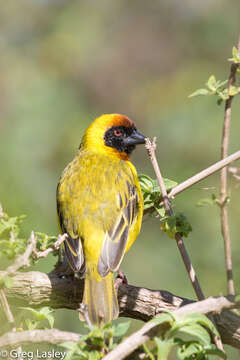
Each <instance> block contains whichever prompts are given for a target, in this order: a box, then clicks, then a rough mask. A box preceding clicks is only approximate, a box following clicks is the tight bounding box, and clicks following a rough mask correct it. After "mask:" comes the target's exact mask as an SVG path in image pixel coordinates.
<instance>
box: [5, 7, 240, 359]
mask: <svg viewBox="0 0 240 360" xmlns="http://www.w3.org/2000/svg"><path fill="white" fill-rule="evenodd" d="M239 11H240V3H239V1H238V0H232V1H231V6H230V5H229V2H228V1H227V0H204V1H201V2H200V1H191V0H182V1H177V0H172V1H167V0H163V1H157V0H154V1H151V2H146V1H144V0H133V1H131V2H129V1H127V0H121V1H110V0H103V1H101V2H99V1H97V0H91V1H84V0H83V1H79V0H74V1H67V0H58V1H57V0H52V1H48V0H19V1H17V2H6V1H5V2H2V3H1V11H0V50H1V58H0V72H1V82H0V136H1V138H0V139H1V151H0V163H1V168H0V169H1V170H0V201H1V203H2V204H3V207H4V210H5V211H6V212H7V213H8V214H10V216H18V215H20V214H26V216H27V217H26V220H25V221H24V223H23V234H22V235H21V237H23V238H27V236H28V235H29V233H30V231H31V230H35V231H39V232H42V233H47V234H50V235H53V236H56V235H57V232H58V229H57V221H56V208H55V191H56V184H57V182H58V179H59V176H60V174H61V171H62V170H63V168H64V167H65V166H66V164H67V163H68V162H69V161H70V160H71V159H72V157H73V155H74V152H75V151H76V149H77V147H78V145H79V143H80V140H81V137H82V135H83V133H84V129H85V128H86V127H87V126H88V125H89V123H90V122H91V121H92V120H93V119H94V118H95V117H96V116H98V115H99V114H101V113H106V112H108V113H110V112H120V113H124V114H126V115H128V116H130V117H131V118H132V119H133V120H135V121H136V123H137V126H138V128H139V130H141V132H143V133H144V134H145V135H147V136H151V137H153V136H157V137H158V148H157V153H158V158H159V162H160V165H161V170H162V173H163V175H164V176H165V177H167V178H170V179H174V180H176V181H177V182H178V183H180V182H181V181H183V180H185V179H187V178H188V177H190V176H192V175H193V174H194V173H196V172H198V171H200V170H202V169H203V168H205V167H207V166H208V165H210V164H212V163H213V162H215V161H217V160H218V159H219V157H220V141H221V132H222V122H223V110H224V109H223V104H222V105H221V106H216V101H215V99H214V97H210V96H207V97H204V98H193V99H189V98H188V96H189V95H190V94H191V93H193V91H194V90H195V89H197V88H199V87H201V86H202V84H204V83H205V81H206V79H207V78H209V76H210V75H211V74H213V73H214V74H215V79H227V77H228V74H229V67H230V63H229V62H228V61H227V59H229V58H231V57H233V58H234V53H232V48H233V46H234V45H236V42H237V37H238V31H239ZM236 86H237V87H238V84H236ZM239 110H240V106H239V99H238V97H236V99H235V100H234V102H233V109H232V131H231V136H230V146H229V152H230V153H231V152H233V151H236V150H237V149H239V132H240V123H239V121H238V120H237V119H238V112H239ZM133 161H134V163H135V164H136V167H137V169H138V170H139V172H144V173H149V174H152V169H151V164H150V162H149V160H148V157H147V156H146V152H145V149H144V147H142V149H141V148H138V149H137V150H136V151H135V154H134V155H133ZM238 164H239V163H236V166H239V165H238ZM229 180H230V186H229V198H230V203H229V219H230V226H231V235H232V247H233V264H234V278H235V281H236V288H237V289H236V290H237V292H239V287H238V284H239V283H240V268H239V267H238V263H239V259H238V254H239V249H238V247H239V244H238V239H239V225H238V218H239V182H237V180H236V179H234V178H233V177H229ZM213 188H214V191H213ZM212 192H214V193H216V194H218V193H219V174H215V175H214V176H211V177H210V178H208V179H206V180H204V181H203V182H201V183H200V184H198V185H195V186H194V187H193V188H191V189H189V190H187V191H185V192H184V193H182V194H180V195H178V196H177V197H176V199H175V204H174V212H183V213H184V214H185V215H186V216H187V217H188V218H189V221H190V223H191V225H192V227H193V232H192V235H191V236H190V238H189V240H188V242H187V248H188V251H189V253H190V256H191V258H192V260H193V263H194V265H195V267H196V270H197V274H198V277H199V280H200V282H201V284H202V286H203V289H204V292H205V294H206V295H217V294H219V293H220V292H223V293H225V292H226V281H225V271H224V255H223V254H224V253H223V243H222V239H221V233H220V223H219V209H218V207H216V206H211V207H197V206H195V205H196V204H197V202H198V201H199V200H201V199H202V198H209V197H211V194H212ZM54 261H55V260H54V259H53V257H52V256H49V259H47V260H41V261H39V262H38V264H37V268H38V269H39V270H42V271H50V270H51V268H52V266H53V264H54ZM139 264H148V265H146V266H144V267H143V266H139ZM122 268H123V270H124V272H125V273H126V275H127V277H128V279H129V282H130V283H133V284H136V285H140V286H146V287H149V288H151V287H152V288H158V289H159V288H162V289H167V290H169V291H172V292H173V293H177V294H179V295H183V296H189V297H194V294H193V291H192V288H191V285H190V284H189V280H188V279H187V276H186V273H185V269H184V266H183V264H182V262H181V259H180V256H179V254H178V251H177V248H176V245H175V243H174V242H173V241H169V240H168V237H167V236H166V235H165V234H164V233H159V222H157V221H155V219H154V218H148V219H146V220H144V222H143V227H142V232H141V235H140V236H139V238H138V240H137V241H136V243H135V244H134V246H133V248H132V249H131V251H130V252H129V253H128V254H127V256H126V257H125V259H124V262H123V265H122ZM213 292H214V293H213ZM0 320H3V318H1V317H0ZM3 321H4V320H3ZM80 326H81V325H80V324H79V321H78V319H77V316H76V314H75V313H73V312H70V311H68V310H58V311H56V327H59V328H62V329H63V328H64V329H66V330H72V331H82V330H81V327H80ZM135 326H138V323H137V322H136V325H135ZM133 330H134V325H131V328H130V331H133ZM231 359H233V360H234V359H238V355H237V354H235V353H234V351H232V352H231Z"/></svg>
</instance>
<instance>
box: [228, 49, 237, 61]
mask: <svg viewBox="0 0 240 360" xmlns="http://www.w3.org/2000/svg"><path fill="white" fill-rule="evenodd" d="M228 60H229V61H232V62H234V63H235V64H239V63H240V55H239V53H238V49H237V48H236V46H233V48H232V58H230V59H228Z"/></svg>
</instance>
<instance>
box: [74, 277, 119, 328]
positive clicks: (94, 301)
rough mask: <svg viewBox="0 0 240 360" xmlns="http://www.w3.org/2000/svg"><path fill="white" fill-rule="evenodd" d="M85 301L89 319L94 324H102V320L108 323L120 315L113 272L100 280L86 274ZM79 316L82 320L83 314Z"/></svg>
mask: <svg viewBox="0 0 240 360" xmlns="http://www.w3.org/2000/svg"><path fill="white" fill-rule="evenodd" d="M83 303H84V304H86V305H87V307H88V316H89V320H90V321H91V323H92V324H94V325H100V323H101V321H103V322H104V323H108V322H110V321H111V320H113V319H116V318H117V317H118V314H119V307H118V300H117V295H116V291H115V288H114V278H113V273H112V272H110V273H109V274H108V275H107V276H105V277H104V278H101V279H98V280H96V278H95V277H93V276H91V274H88V273H87V274H86V278H85V283H84V295H83ZM79 317H80V320H82V316H81V314H80V315H79Z"/></svg>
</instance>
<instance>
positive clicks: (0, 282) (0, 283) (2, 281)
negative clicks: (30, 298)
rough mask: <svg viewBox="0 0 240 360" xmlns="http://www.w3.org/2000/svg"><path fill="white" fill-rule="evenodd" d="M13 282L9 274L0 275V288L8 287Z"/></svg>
mask: <svg viewBox="0 0 240 360" xmlns="http://www.w3.org/2000/svg"><path fill="white" fill-rule="evenodd" d="M13 284H14V279H13V278H11V277H10V276H0V288H7V289H10V288H11V287H12V286H13Z"/></svg>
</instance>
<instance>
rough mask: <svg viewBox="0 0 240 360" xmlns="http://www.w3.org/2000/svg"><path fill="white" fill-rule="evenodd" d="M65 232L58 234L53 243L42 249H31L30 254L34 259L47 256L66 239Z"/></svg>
mask: <svg viewBox="0 0 240 360" xmlns="http://www.w3.org/2000/svg"><path fill="white" fill-rule="evenodd" d="M66 238H67V234H63V235H59V236H58V239H57V240H56V241H55V243H54V244H53V245H52V246H50V247H49V248H47V249H46V250H44V251H37V250H36V248H35V249H34V250H33V253H32V256H33V258H34V259H42V258H45V257H47V256H48V255H49V254H50V253H52V252H53V251H54V250H58V249H59V247H60V246H61V244H62V243H63V242H64V240H66Z"/></svg>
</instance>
